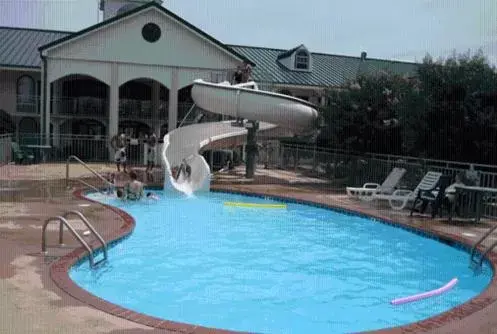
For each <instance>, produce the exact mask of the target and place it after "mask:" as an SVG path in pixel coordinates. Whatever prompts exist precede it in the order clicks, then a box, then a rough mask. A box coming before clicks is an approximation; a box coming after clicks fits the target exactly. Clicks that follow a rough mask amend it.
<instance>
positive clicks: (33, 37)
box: [0, 27, 71, 68]
mask: <svg viewBox="0 0 497 334" xmlns="http://www.w3.org/2000/svg"><path fill="white" fill-rule="evenodd" d="M69 34H71V33H69V32H67V31H54V30H38V29H27V28H9V27H0V66H2V67H26V68H39V67H41V58H40V54H39V52H38V48H39V47H40V46H42V45H44V44H47V43H50V42H53V41H54V40H57V39H60V38H63V37H65V36H67V35H69Z"/></svg>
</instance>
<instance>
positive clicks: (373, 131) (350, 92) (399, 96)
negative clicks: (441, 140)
mask: <svg viewBox="0 0 497 334" xmlns="http://www.w3.org/2000/svg"><path fill="white" fill-rule="evenodd" d="M418 85H419V83H418V82H417V81H416V80H414V79H411V78H408V77H405V76H400V75H393V74H391V73H388V72H379V73H376V74H375V75H361V76H359V77H358V78H357V79H356V80H354V81H349V82H348V83H347V85H346V88H345V89H342V90H340V91H333V90H330V91H328V94H327V95H328V100H329V106H328V107H327V108H325V110H323V117H324V119H325V123H326V125H327V127H326V129H325V130H324V131H323V135H322V136H321V138H320V139H319V141H320V143H319V144H320V145H325V146H331V147H337V148H342V149H348V150H353V151H358V152H376V153H389V154H400V153H402V152H403V151H405V148H404V145H405V143H409V144H408V145H410V146H412V145H413V144H412V143H411V142H412V141H415V140H416V138H415V136H413V135H412V133H411V132H410V131H405V132H403V131H402V129H403V128H404V127H405V126H406V125H407V124H409V123H416V122H417V121H418V119H419V115H418V116H417V117H412V114H411V113H409V112H408V110H409V109H413V108H414V107H416V103H419V102H420V101H421V99H420V98H418V96H419V95H420V94H419V89H418ZM420 111H421V109H420ZM418 123H419V122H418ZM417 127H420V126H417V125H415V124H412V126H411V127H410V129H416V128H417ZM405 135H407V137H406V138H403V137H404V136H405Z"/></svg>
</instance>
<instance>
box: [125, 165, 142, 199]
mask: <svg viewBox="0 0 497 334" xmlns="http://www.w3.org/2000/svg"><path fill="white" fill-rule="evenodd" d="M129 178H130V179H131V182H129V183H128V184H126V186H125V187H124V192H125V193H126V199H129V200H132V201H138V200H140V199H142V198H143V197H144V195H145V191H144V186H143V183H142V182H140V181H138V175H137V174H136V172H135V171H133V170H132V171H131V172H129Z"/></svg>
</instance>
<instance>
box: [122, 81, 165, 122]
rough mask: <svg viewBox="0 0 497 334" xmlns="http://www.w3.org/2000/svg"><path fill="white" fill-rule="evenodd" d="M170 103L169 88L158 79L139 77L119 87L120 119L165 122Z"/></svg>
mask: <svg viewBox="0 0 497 334" xmlns="http://www.w3.org/2000/svg"><path fill="white" fill-rule="evenodd" d="M168 105H169V89H168V88H167V87H166V86H164V85H162V84H161V83H159V82H158V81H156V80H153V79H149V78H139V79H134V80H130V81H127V82H125V83H124V84H122V85H121V86H120V87H119V119H123V120H127V121H138V120H149V121H152V120H154V121H161V122H163V121H165V120H167V116H168ZM154 110H155V115H154Z"/></svg>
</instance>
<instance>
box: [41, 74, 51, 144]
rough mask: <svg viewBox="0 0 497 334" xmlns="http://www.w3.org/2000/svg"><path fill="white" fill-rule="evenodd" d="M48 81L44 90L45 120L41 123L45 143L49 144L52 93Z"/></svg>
mask: <svg viewBox="0 0 497 334" xmlns="http://www.w3.org/2000/svg"><path fill="white" fill-rule="evenodd" d="M50 86H51V84H50V82H47V91H46V96H45V97H46V99H45V105H46V110H45V111H46V112H45V122H44V125H43V129H44V131H45V145H50V113H51V112H52V111H51V108H50V105H51V100H52V93H51V89H50Z"/></svg>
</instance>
